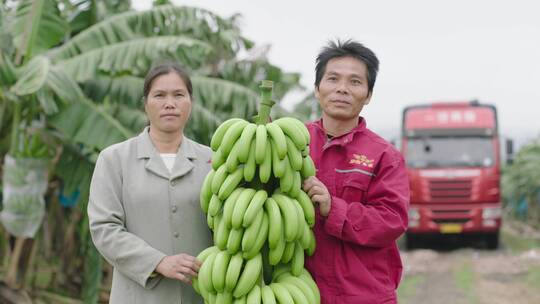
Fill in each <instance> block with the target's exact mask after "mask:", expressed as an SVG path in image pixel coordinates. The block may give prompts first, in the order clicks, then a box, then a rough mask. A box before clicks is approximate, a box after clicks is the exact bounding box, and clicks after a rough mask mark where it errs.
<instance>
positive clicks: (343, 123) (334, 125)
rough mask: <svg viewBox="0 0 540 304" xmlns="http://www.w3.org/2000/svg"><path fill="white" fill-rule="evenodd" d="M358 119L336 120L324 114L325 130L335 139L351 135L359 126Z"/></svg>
mask: <svg viewBox="0 0 540 304" xmlns="http://www.w3.org/2000/svg"><path fill="white" fill-rule="evenodd" d="M358 119H360V118H359V117H358V118H354V119H350V120H336V119H332V118H330V117H328V116H326V115H324V114H323V128H324V130H325V131H326V133H327V134H330V135H331V136H333V137H336V136H341V135H343V134H346V133H349V132H350V131H351V130H352V129H354V128H356V127H357V126H358Z"/></svg>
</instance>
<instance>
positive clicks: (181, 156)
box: [137, 127, 197, 180]
mask: <svg viewBox="0 0 540 304" xmlns="http://www.w3.org/2000/svg"><path fill="white" fill-rule="evenodd" d="M149 130H150V128H149V127H146V128H144V130H143V131H142V132H141V134H139V135H138V136H137V158H139V159H141V158H146V159H148V161H147V162H146V166H145V167H146V169H147V170H148V171H151V172H153V173H154V174H156V175H159V176H161V177H163V178H167V179H171V180H173V179H175V178H178V177H181V176H183V175H185V174H186V173H188V172H189V171H191V169H193V167H194V165H193V163H192V162H191V161H192V160H194V159H197V155H196V153H195V147H194V143H193V141H191V140H190V139H189V138H187V137H185V136H184V137H183V138H182V144H181V145H180V148H179V149H178V152H177V153H176V159H175V162H174V167H173V168H172V170H171V172H170V173H169V170H167V168H166V167H165V164H164V163H163V160H162V159H161V156H160V155H159V152H158V151H157V150H156V148H155V147H154V144H153V143H152V140H151V139H150V134H149V133H148V131H149Z"/></svg>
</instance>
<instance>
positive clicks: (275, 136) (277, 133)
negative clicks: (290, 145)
mask: <svg viewBox="0 0 540 304" xmlns="http://www.w3.org/2000/svg"><path fill="white" fill-rule="evenodd" d="M266 130H267V132H268V134H270V137H271V138H272V140H273V141H274V142H275V148H276V149H277V151H276V152H277V154H278V156H279V159H283V158H285V155H287V142H286V141H285V140H286V139H285V134H284V133H283V131H282V130H281V128H280V127H279V126H278V125H277V124H275V123H273V122H271V123H267V124H266Z"/></svg>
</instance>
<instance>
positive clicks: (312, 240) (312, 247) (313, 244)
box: [306, 229, 317, 256]
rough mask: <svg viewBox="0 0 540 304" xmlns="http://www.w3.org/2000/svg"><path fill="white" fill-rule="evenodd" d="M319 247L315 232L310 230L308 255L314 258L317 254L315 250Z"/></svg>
mask: <svg viewBox="0 0 540 304" xmlns="http://www.w3.org/2000/svg"><path fill="white" fill-rule="evenodd" d="M316 246H317V241H316V240H315V233H313V230H311V229H309V247H308V248H307V252H306V253H307V255H308V256H312V255H313V253H315V248H316Z"/></svg>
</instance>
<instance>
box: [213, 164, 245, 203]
mask: <svg viewBox="0 0 540 304" xmlns="http://www.w3.org/2000/svg"><path fill="white" fill-rule="evenodd" d="M243 178H244V168H243V167H242V166H240V167H238V168H237V169H236V171H234V172H233V173H231V174H229V175H228V176H227V177H226V178H225V180H224V181H223V183H222V184H221V187H220V188H219V191H218V197H219V198H220V199H221V200H225V199H227V197H229V195H231V193H232V192H233V191H234V189H236V188H237V187H238V185H239V184H240V182H241V181H242V179H243Z"/></svg>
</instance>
